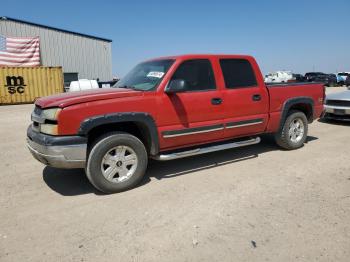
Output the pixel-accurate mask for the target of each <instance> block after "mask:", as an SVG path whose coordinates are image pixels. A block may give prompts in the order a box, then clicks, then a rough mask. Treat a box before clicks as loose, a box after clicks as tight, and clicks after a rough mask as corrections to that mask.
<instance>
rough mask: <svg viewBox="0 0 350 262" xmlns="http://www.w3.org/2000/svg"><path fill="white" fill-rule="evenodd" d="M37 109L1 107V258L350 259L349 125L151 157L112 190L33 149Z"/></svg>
mask: <svg viewBox="0 0 350 262" xmlns="http://www.w3.org/2000/svg"><path fill="white" fill-rule="evenodd" d="M329 90H331V91H334V90H336V91H337V90H340V88H333V89H329ZM32 109H33V105H18V106H2V107H0V149H1V150H0V159H1V162H0V261H16V262H18V261H65V262H66V261H123V262H124V261H211V262H212V261H279V262H280V261H308V262H310V261H327V262H328V261H344V262H345V261H350V124H342V123H322V122H319V121H316V122H314V123H313V124H312V125H311V126H310V129H309V137H308V143H307V144H306V145H305V146H304V147H303V148H301V149H299V150H296V151H282V150H280V149H279V148H278V147H277V146H275V144H274V143H273V141H272V140H271V138H269V137H263V140H262V143H261V144H259V145H256V146H251V147H246V148H240V149H234V150H227V151H222V152H216V153H211V154H207V155H202V156H197V157H192V158H187V159H182V160H174V161H171V162H162V163H161V162H151V164H150V168H149V171H148V173H147V176H146V178H145V179H144V181H143V183H142V184H141V185H140V186H139V187H137V188H135V189H133V190H130V191H127V192H124V193H120V194H114V195H103V194H100V193H99V192H97V191H96V190H94V188H93V187H92V186H91V185H90V184H89V182H88V180H87V179H86V177H85V175H84V173H83V171H81V170H68V171H67V170H59V169H54V168H50V167H45V166H43V165H42V164H40V163H39V162H37V161H36V160H34V159H33V158H32V156H31V155H30V153H29V152H28V150H27V148H26V145H25V144H26V143H25V137H26V127H27V126H28V125H29V123H30V113H31V111H32Z"/></svg>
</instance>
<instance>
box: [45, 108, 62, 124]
mask: <svg viewBox="0 0 350 262" xmlns="http://www.w3.org/2000/svg"><path fill="white" fill-rule="evenodd" d="M61 110H62V109H61V108H51V109H45V110H43V111H42V112H41V117H42V118H45V119H48V120H52V121H55V120H57V118H58V115H59V113H60V112H61Z"/></svg>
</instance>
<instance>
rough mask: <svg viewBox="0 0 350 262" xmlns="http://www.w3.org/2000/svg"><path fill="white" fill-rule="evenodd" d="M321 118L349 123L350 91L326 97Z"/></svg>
mask: <svg viewBox="0 0 350 262" xmlns="http://www.w3.org/2000/svg"><path fill="white" fill-rule="evenodd" d="M323 118H325V119H334V120H342V121H350V90H346V91H343V92H338V93H333V94H329V95H327V96H326V100H325V105H324V115H323Z"/></svg>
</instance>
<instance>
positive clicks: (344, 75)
mask: <svg viewBox="0 0 350 262" xmlns="http://www.w3.org/2000/svg"><path fill="white" fill-rule="evenodd" d="M348 76H350V72H339V73H338V74H337V82H338V84H339V85H341V86H342V85H344V84H345V81H346V80H347V79H348Z"/></svg>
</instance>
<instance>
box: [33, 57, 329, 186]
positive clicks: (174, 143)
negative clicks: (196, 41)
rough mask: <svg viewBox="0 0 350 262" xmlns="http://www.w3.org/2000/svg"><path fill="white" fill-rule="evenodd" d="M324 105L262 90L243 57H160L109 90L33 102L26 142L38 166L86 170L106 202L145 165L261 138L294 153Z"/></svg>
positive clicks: (310, 91)
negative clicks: (107, 195) (272, 138)
mask: <svg viewBox="0 0 350 262" xmlns="http://www.w3.org/2000/svg"><path fill="white" fill-rule="evenodd" d="M324 97H325V93H324V87H323V85H322V84H317V83H298V84H271V85H266V84H265V83H264V78H263V76H262V74H261V72H260V69H259V67H258V65H257V63H256V61H255V59H254V58H253V57H251V56H244V55H182V56H171V57H162V58H157V59H152V60H149V61H145V62H142V63H140V64H138V65H137V66H136V67H135V68H134V69H132V70H131V71H130V73H128V74H127V75H126V76H125V77H124V78H122V79H121V80H120V81H118V82H117V83H116V84H115V85H114V86H113V88H108V89H96V90H89V91H80V92H72V93H64V94H60V95H55V96H49V97H44V98H40V99H38V100H37V101H36V102H35V109H34V112H33V113H32V116H31V117H32V124H31V125H30V126H29V127H28V131H27V142H28V148H29V150H30V152H31V153H32V154H33V156H34V157H35V158H36V159H37V160H39V161H40V162H42V163H44V164H45V165H49V166H53V167H57V168H85V171H86V175H87V177H88V179H89V180H90V182H91V183H92V184H93V185H94V186H95V187H96V188H97V189H99V190H101V191H103V192H106V193H114V192H120V191H123V190H127V189H130V188H132V187H134V186H135V185H137V184H138V183H139V182H140V180H141V179H142V177H143V176H144V174H145V172H146V168H147V163H148V160H149V158H153V159H156V160H160V161H165V160H173V159H177V158H182V157H189V156H193V155H198V154H203V153H208V152H213V151H218V150H223V149H229V148H236V147H242V146H248V145H253V144H257V143H259V142H260V138H259V135H261V134H264V133H271V134H274V136H275V138H276V142H277V144H278V145H280V146H281V147H282V148H285V149H287V150H292V149H297V148H300V147H302V146H303V144H304V142H305V140H306V137H307V133H308V124H309V123H311V122H312V121H313V120H314V119H316V118H319V117H320V115H321V113H322V111H323V101H324Z"/></svg>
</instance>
